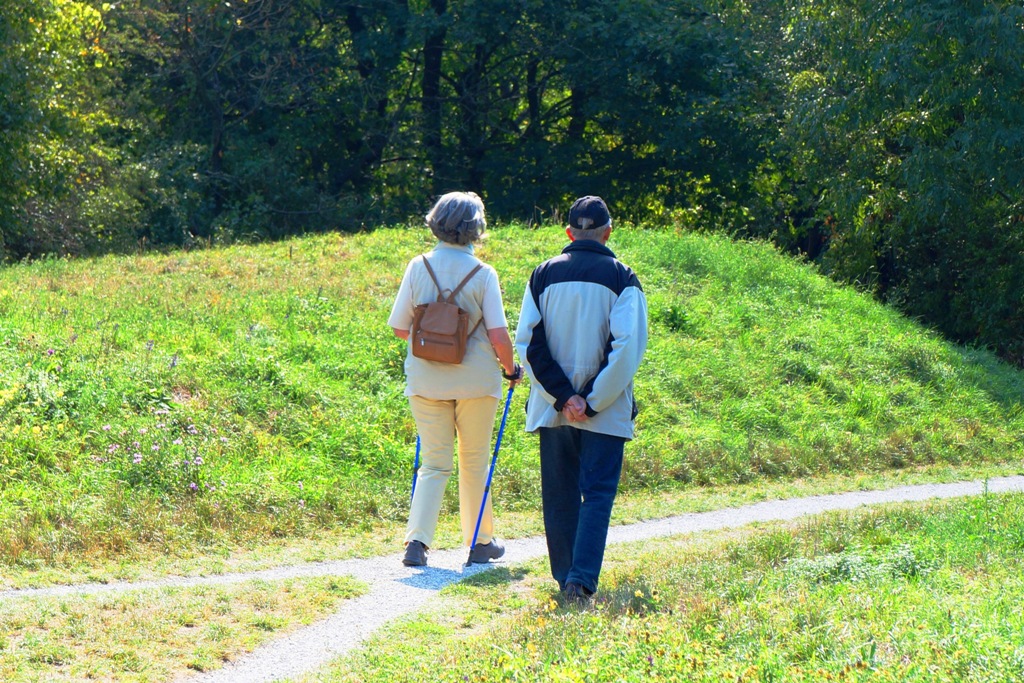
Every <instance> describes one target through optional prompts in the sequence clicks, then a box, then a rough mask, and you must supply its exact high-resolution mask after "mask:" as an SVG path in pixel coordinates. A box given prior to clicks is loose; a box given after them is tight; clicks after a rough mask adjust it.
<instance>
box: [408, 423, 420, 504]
mask: <svg viewBox="0 0 1024 683" xmlns="http://www.w3.org/2000/svg"><path fill="white" fill-rule="evenodd" d="M419 471H420V435H419V434H417V435H416V457H415V458H413V461H412V493H410V494H409V505H412V499H413V498H415V497H416V475H417V474H419Z"/></svg>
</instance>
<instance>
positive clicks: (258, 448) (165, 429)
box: [0, 227, 1024, 567]
mask: <svg viewBox="0 0 1024 683" xmlns="http://www.w3.org/2000/svg"><path fill="white" fill-rule="evenodd" d="M563 243H564V234H563V233H562V232H561V231H560V229H558V228H544V229H539V230H529V229H523V228H519V227H500V228H496V229H494V230H492V232H491V236H490V238H489V239H488V240H487V241H486V242H485V243H484V244H483V245H481V246H480V247H479V248H478V250H477V253H478V255H480V256H481V257H482V258H484V260H486V261H488V262H489V263H491V264H492V265H494V266H495V268H496V269H497V270H498V272H499V275H500V277H501V281H502V285H503V287H504V293H505V301H506V310H507V312H508V316H509V322H510V326H511V327H512V328H514V327H515V323H516V319H517V313H518V310H519V305H520V302H521V298H522V295H523V289H524V284H525V282H526V279H527V277H528V276H529V273H530V271H531V270H532V268H533V267H534V266H535V265H536V264H537V263H539V262H540V261H541V260H543V259H544V258H547V257H548V256H550V255H553V254H555V253H557V252H558V250H559V249H560V248H561V246H562V245H563ZM431 246H432V243H431V241H430V240H429V238H428V235H427V231H425V230H423V229H410V230H406V229H381V230H377V231H375V232H370V233H361V234H356V235H321V236H316V237H310V238H304V239H295V240H291V241H286V242H280V243H275V244H266V245H259V246H234V247H230V248H224V249H216V250H209V251H198V252H176V253H170V254H149V255H138V256H130V257H119V258H115V257H108V258H101V259H96V260H80V261H74V260H63V259H51V260H45V261H40V262H36V263H26V264H16V265H12V266H9V267H6V268H4V269H2V270H0V562H3V563H7V564H8V565H15V564H17V565H21V566H25V567H34V566H41V565H59V564H60V563H62V562H66V561H69V558H78V559H81V558H88V557H94V556H95V557H110V556H115V555H118V556H120V555H123V554H125V553H129V552H132V551H133V550H134V549H139V548H150V549H155V550H158V551H159V552H163V553H169V554H181V555H189V554H191V553H194V552H196V551H197V549H198V548H201V547H207V546H209V545H211V544H218V545H223V544H227V545H228V546H232V545H234V544H246V543H252V544H258V543H260V542H261V541H263V540H265V539H268V538H282V539H287V538H295V537H308V536H310V535H313V534H316V533H318V532H319V531H320V530H323V529H331V530H334V531H335V532H339V530H340V533H341V534H342V535H344V534H349V535H352V536H358V535H360V534H364V533H371V532H374V530H379V529H381V528H388V527H397V526H398V525H400V524H401V523H402V522H403V521H404V517H405V514H406V512H407V504H408V493H409V491H408V488H409V476H410V473H411V464H412V454H413V449H414V443H415V427H414V425H413V422H412V420H411V418H410V416H409V411H408V406H407V403H406V399H405V397H404V396H403V390H404V377H403V370H402V364H403V357H404V347H403V342H401V341H399V340H398V339H397V338H395V337H394V336H393V335H392V334H391V331H390V329H389V328H388V327H387V324H386V319H387V314H388V311H389V309H390V306H391V302H392V300H393V297H394V294H395V292H396V291H397V288H398V284H399V281H400V278H401V274H402V272H403V269H404V267H405V264H406V262H407V261H408V259H409V258H411V257H412V256H413V255H414V254H416V253H419V252H421V251H424V250H426V249H429V248H430V247H431ZM611 246H612V247H613V248H614V249H615V250H616V252H617V253H618V254H619V256H620V257H621V258H622V259H623V260H624V261H626V262H627V263H628V264H630V265H631V266H633V268H634V269H635V270H636V271H637V273H638V274H639V276H640V278H641V281H642V282H643V285H644V288H645V291H646V293H647V296H648V299H649V303H650V313H651V343H650V349H649V353H648V356H647V358H646V360H645V362H644V365H643V367H642V368H641V371H640V374H639V376H638V378H637V391H638V396H639V400H640V404H641V414H640V418H639V422H638V436H637V439H636V441H635V443H634V444H632V445H631V446H630V447H629V449H628V458H627V460H628V464H627V471H626V475H625V477H624V481H623V491H624V492H625V494H627V495H628V494H630V493H643V492H649V491H654V490H659V491H678V490H682V489H684V488H687V487H692V486H695V485H700V486H712V485H729V484H734V483H743V482H756V481H760V480H765V479H786V478H794V477H808V476H814V475H820V474H830V473H857V472H864V471H871V472H885V471H889V470H892V469H893V468H907V467H913V466H917V465H921V464H928V463H946V464H950V465H957V464H977V463H992V462H1005V461H1011V460H1012V459H1013V458H1015V457H1016V458H1019V456H1020V453H1021V446H1020V444H1021V443H1022V441H1024V438H1022V437H1024V411H1022V409H1021V401H1022V398H1021V397H1022V396H1024V379H1022V375H1021V374H1020V373H1019V372H1017V371H1014V370H1013V369H1011V368H1009V367H1008V366H1005V365H1001V364H1000V363H998V362H997V361H996V360H995V359H994V358H993V357H992V356H991V355H990V354H987V353H985V352H983V351H979V350H970V349H963V348H961V347H956V346H954V345H951V344H949V343H946V342H944V341H942V340H941V339H939V338H938V337H937V336H936V335H934V334H932V333H930V332H929V331H928V330H925V329H922V328H921V327H920V326H919V325H917V324H915V323H914V322H913V321H909V320H907V319H905V318H902V317H900V316H898V315H897V314H895V313H894V312H892V311H891V310H889V309H886V308H883V307H881V306H879V305H877V304H876V303H874V302H872V301H871V300H870V299H869V298H868V297H866V296H862V295H860V294H858V293H856V292H854V291H852V290H850V289H847V288H843V287H840V286H837V285H835V284H833V283H831V282H829V281H828V280H827V279H825V278H823V277H822V276H820V275H819V274H817V273H816V272H815V270H814V269H813V268H811V267H809V266H806V265H801V264H800V263H798V262H796V261H793V260H791V259H788V258H785V257H782V256H780V255H779V254H777V253H776V252H775V251H773V250H772V249H771V248H770V247H769V246H767V245H764V244H760V243H743V242H740V243H737V242H731V241H729V240H727V239H724V238H720V237H706V236H697V235H689V234H677V233H674V232H671V231H646V230H640V229H617V230H616V232H615V233H614V235H613V241H612V243H611ZM524 394H525V391H522V390H521V391H517V392H516V394H515V397H514V401H515V402H516V404H517V406H519V408H518V409H513V410H512V411H511V412H510V418H509V425H508V428H507V429H506V436H505V441H504V443H503V445H502V456H501V462H500V470H499V474H498V475H497V477H496V480H495V490H494V494H495V496H494V498H495V503H496V505H497V506H498V508H499V509H500V510H505V511H509V510H523V511H532V510H535V509H536V507H537V505H538V498H539V496H538V488H539V487H538V478H537V464H536V442H535V440H534V439H533V438H532V437H530V436H528V435H525V434H524V433H523V432H522V410H521V406H522V401H523V400H524ZM455 505H456V503H455V500H454V497H451V498H449V499H448V500H447V502H446V507H445V509H444V512H445V514H446V515H447V514H449V513H452V512H454V508H455Z"/></svg>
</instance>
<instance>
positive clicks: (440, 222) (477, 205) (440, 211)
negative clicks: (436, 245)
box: [426, 192, 487, 244]
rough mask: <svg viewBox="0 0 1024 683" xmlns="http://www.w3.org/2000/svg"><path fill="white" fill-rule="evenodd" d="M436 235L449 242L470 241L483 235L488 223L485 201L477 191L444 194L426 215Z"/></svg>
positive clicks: (463, 242) (461, 242) (464, 242)
mask: <svg viewBox="0 0 1024 683" xmlns="http://www.w3.org/2000/svg"><path fill="white" fill-rule="evenodd" d="M426 221H427V227H428V228H430V232H432V233H434V237H436V238H437V239H439V240H441V241H442V242H448V243H449V244H470V243H471V242H475V241H477V240H478V239H480V238H481V237H483V234H484V229H485V228H486V227H487V219H486V218H484V203H483V200H481V199H480V197H478V196H477V195H476V193H475V192H449V193H448V194H445V195H442V196H441V198H440V199H438V200H437V203H435V204H434V208H432V209H431V210H430V213H428V214H427V216H426Z"/></svg>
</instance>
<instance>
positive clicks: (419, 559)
mask: <svg viewBox="0 0 1024 683" xmlns="http://www.w3.org/2000/svg"><path fill="white" fill-rule="evenodd" d="M402 564H404V565H405V566H406V567H425V566H427V546H425V545H423V544H422V543H421V542H419V541H409V545H407V546H405V557H403V558H402Z"/></svg>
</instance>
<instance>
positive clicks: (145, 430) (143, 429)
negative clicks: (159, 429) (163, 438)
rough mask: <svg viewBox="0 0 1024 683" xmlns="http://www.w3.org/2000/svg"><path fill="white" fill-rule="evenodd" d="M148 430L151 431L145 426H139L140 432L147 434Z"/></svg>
mask: <svg viewBox="0 0 1024 683" xmlns="http://www.w3.org/2000/svg"><path fill="white" fill-rule="evenodd" d="M148 431H149V430H148V429H146V428H145V427H140V428H139V434H145V433H146V432H148Z"/></svg>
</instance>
